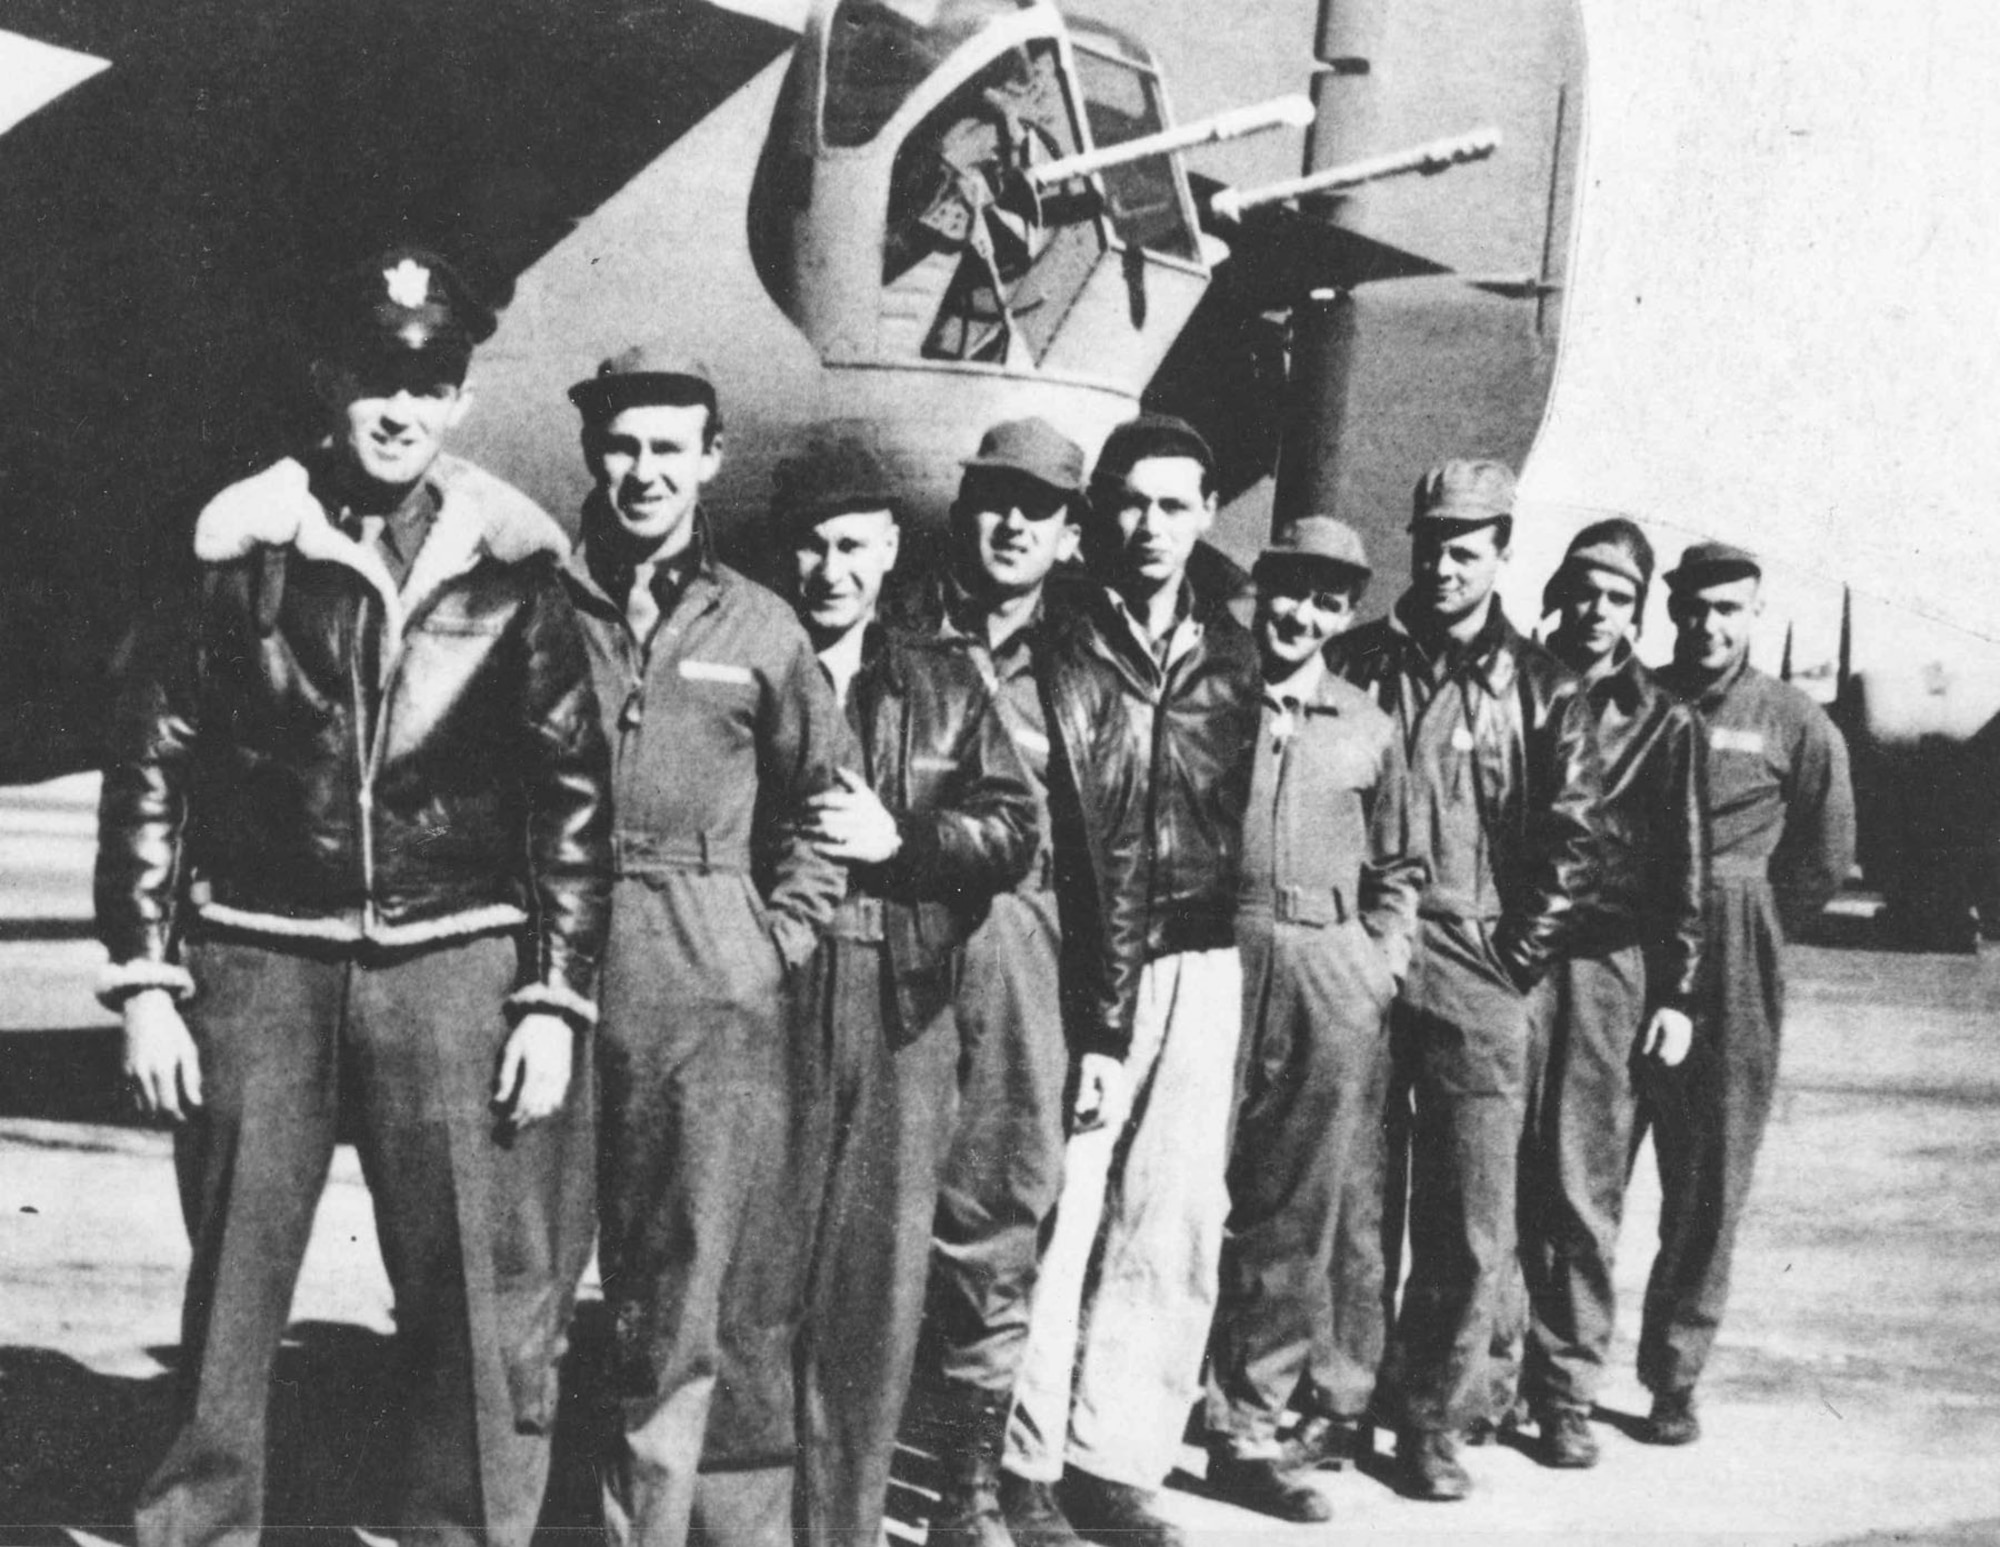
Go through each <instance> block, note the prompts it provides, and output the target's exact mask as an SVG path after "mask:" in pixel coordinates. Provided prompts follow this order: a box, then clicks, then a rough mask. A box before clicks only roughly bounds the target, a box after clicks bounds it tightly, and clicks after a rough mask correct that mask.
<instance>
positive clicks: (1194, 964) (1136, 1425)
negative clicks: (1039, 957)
mask: <svg viewBox="0 0 2000 1547" xmlns="http://www.w3.org/2000/svg"><path fill="white" fill-rule="evenodd" d="M1242 1026H1243V971H1242V966H1241V963H1240V959H1239V958H1238V955H1237V952H1236V949H1235V947H1234V946H1231V947H1228V948H1226V949H1221V950H1210V951H1189V952H1183V953H1180V954H1178V955H1173V956H1164V957H1161V958H1160V959H1158V960H1157V961H1153V962H1149V963H1148V964H1147V965H1146V968H1145V970H1144V972H1143V973H1142V974H1141V977H1140V980H1139V995H1138V1007H1137V1013H1136V1015H1135V1017H1134V1024H1133V1029H1132V1046H1131V1049H1130V1051H1129V1052H1128V1053H1127V1055H1126V1058H1125V1075H1126V1080H1127V1083H1128V1086H1129V1089H1130V1091H1131V1098H1132V1101H1131V1110H1130V1113H1129V1114H1128V1116H1127V1117H1126V1120H1125V1122H1124V1123H1123V1124H1122V1125H1121V1126H1120V1127H1118V1128H1116V1129H1115V1130H1114V1129H1112V1128H1109V1127H1105V1128H1100V1129H1096V1130H1093V1131H1091V1132H1088V1133H1080V1134H1076V1135H1074V1136H1073V1137H1072V1138H1071V1139H1070V1141H1069V1146H1068V1149H1067V1151H1066V1152H1065V1154H1064V1157H1063V1167H1064V1169H1063V1183H1062V1196H1061V1199H1060V1201H1059V1202H1058V1203H1057V1204H1056V1212H1055V1217H1054V1223H1053V1227H1052V1229H1051V1232H1050V1236H1049V1243H1048V1246H1047V1248H1046V1250H1045V1251H1044V1252H1043V1255H1042V1269H1041V1276H1040V1278H1039V1280H1038V1281H1037V1283H1036V1287H1035V1298H1034V1306H1033V1312H1032V1324H1031V1326H1030V1330H1029V1335H1028V1352H1027V1355H1026V1357H1025V1358H1024V1359H1023V1361H1022V1365H1021V1373H1020V1376H1019V1378H1018V1379H1017V1380H1016V1382H1015V1386H1014V1411H1013V1416H1012V1418H1011V1420H1010V1421H1009V1424H1008V1431H1007V1447H1006V1454H1005V1465H1006V1467H1007V1469H1008V1470H1009V1471H1011V1472H1013V1473H1015V1474H1016V1475H1018V1476H1021V1477H1028V1478H1037V1479H1041V1480H1044V1481H1048V1482H1053V1481H1055V1480H1057V1479H1058V1478H1060V1477H1061V1476H1062V1473H1063V1468H1064V1467H1065V1465H1068V1466H1073V1467H1076V1468H1078V1469H1079V1470H1082V1471H1085V1472H1089V1473H1091V1474H1092V1475H1093V1476H1096V1477H1100V1478H1105V1479H1108V1480H1109V1481H1112V1482H1118V1483H1124V1484H1126V1485H1127V1486H1129V1487H1134V1488H1143V1489H1147V1490H1152V1489H1155V1488H1158V1487H1159V1486H1160V1484H1161V1483H1162V1482H1163V1481H1164V1480H1165V1479H1166V1476H1167V1473H1168V1472H1169V1471H1170V1470H1172V1467H1173V1462H1174V1454H1175V1451H1176V1450H1177V1448H1178V1447H1179V1444H1180V1436H1181V1430H1182V1428H1183V1426H1184V1425H1185V1423H1186V1421H1187V1413H1188V1409H1189V1407H1190V1406H1191V1405H1192V1404H1193V1402H1194V1401H1195V1399H1196V1398H1197V1397H1198V1396H1199V1395H1200V1393H1201V1360H1202V1350H1203V1348H1204V1346H1205V1345H1206V1343H1207V1340H1208V1329H1209V1324H1210V1321H1211V1319H1212V1317H1213V1315H1214V1311H1215V1297H1216V1285H1217V1274H1218V1272H1219V1268H1220V1261H1221V1256H1222V1235H1223V1226H1224V1221H1225V1219H1226V1218H1227V1216H1228V1213H1229V1189H1228V1184H1227V1180H1226V1172H1227V1168H1228V1162H1229V1130H1230V1118H1231V1109H1232V1107H1233V1105H1234V1098H1235V1086H1236V1057H1237V1048H1238V1045H1239V1043H1240V1041H1241V1037H1242Z"/></svg>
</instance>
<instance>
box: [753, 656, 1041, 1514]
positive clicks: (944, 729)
mask: <svg viewBox="0 0 2000 1547" xmlns="http://www.w3.org/2000/svg"><path fill="white" fill-rule="evenodd" d="M845 708H846V715H847V722H848V727H849V730H850V732H851V744H850V757H851V759H852V762H851V763H850V766H855V765H857V764H858V771H859V772H861V773H862V775H863V776H864V777H865V778H866V779H867V781H868V783H869V785H870V786H871V787H872V788H873V789H874V790H875V792H876V794H877V795H878V796H880V797H881V800H882V803H883V804H884V805H885V806H887V807H888V809H889V810H890V811H891V812H893V813H894V814H895V816H896V820H897V827H898V829H899V831H900V833H901V837H902V844H901V847H900V848H899V849H898V851H897V853H896V855H895V856H894V857H893V858H892V859H890V860H889V861H888V862H887V863H885V864H882V865H872V866H861V867H856V868H855V869H854V870H853V871H852V872H851V874H850V877H849V880H850V890H849V893H848V896H847V899H846V900H845V901H844V902H843V903H842V904H841V905H840V907H839V909H838V910H837V911H836V912H835V914H834V918H833V922H832V925H831V926H830V928H829V930H828V932H827V938H826V941H825V943H824V945H823V946H822V948H821V950H820V953H819V955H818V956H817V957H816V958H815V961H814V965H813V982H812V984H811V986H810V989H809V994H810V998H809V999H808V1001H807V1003H808V1011H807V1014H808V1016H809V1022H808V1026H807V1032H806V1037H805V1040H804V1045H803V1047H802V1049H801V1055H802V1056H801V1058H800V1060H799V1061H798V1063H797V1065H796V1066H795V1067H796V1073H795V1076H794V1078H795V1080H796V1081H797V1088H796V1089H795V1092H794V1095H795V1099H796V1102H797V1107H796V1126H795V1128H794V1133H793V1140H792V1148H791V1151H790V1155H789V1164H790V1168H791V1177H792V1182H791V1184H790V1188H789V1191H790V1195H791V1200H792V1202H793V1204H794V1206H795V1207H796V1208H797V1210H798V1222H799V1226H800V1230H799V1235H800V1237H801V1238H802V1239H803V1241H804V1242H805V1243H806V1244H807V1245H808V1247H809V1251H810V1257H809V1262H808V1266H807V1272H806V1282H805V1303H804V1312H805V1324H804V1329H803V1336H802V1338H801V1339H800V1343H799V1347H798V1349H797V1353H796V1370H797V1381H798V1385H797V1390H796V1407H795V1412H796V1423H797V1444H798V1452H799V1487H800V1513H801V1515H802V1517H803V1520H802V1524H803V1528H804V1533H805V1539H806V1540H808V1541H810V1542H813V1543H819V1544H829V1547H851V1544H853V1543H856V1542H860V1543H871V1542H873V1541H875V1539H876V1534H877V1533H878V1532H879V1531H880V1529H881V1526H882V1513H883V1508H884V1504H885V1501H886V1498H887V1494H888V1487H889V1468H890V1462H891V1459H892V1457H893V1455H894V1451H895V1446H896V1433H897V1429H898V1427H899V1425H900V1424H901V1421H902V1415H903V1404H904V1399H905V1397H906V1396H907V1394H908V1389H909V1384H910V1373H911V1368H912V1365H913V1363H914V1361H915V1358H916V1347H917V1337H918V1332H919V1329H920V1326H921V1323H922V1319H923V1310H924V1296H925V1288H926V1284H927V1281H928V1279H929V1276H930V1258H931V1230H932V1224H933V1222H934V1220H935V1217H936V1213H937V1205H938V1183H939V1178H940V1175H941V1173H942V1171H943V1168H944V1164H945V1160H946V1157H947V1155H948V1154H949V1152H950V1148H951V1143H952V1136H953V1133H954V1131H955V1128H956V1124H957V1116H958V1079H959V1068H960V1059H961V1056H962V1052H963V1048H962V1046H961V1041H960V1037H959V1031H958V1026H957V1021H956V1017H955V1015H954V1013H953V997H954V994H955V993H956V991H957V988H958V983H959V978H960V974H961V971H962V950H963V946H964V942H965V940H966V937H967V936H968V935H969V934H970V933H971V931H972V929H973V927H974V926H975V924H976V923H977V921H978V920H979V918H980V916H981V915H982V913H983V912H984V911H985V909H986V907H987V905H988V902H989V901H990V899H992V898H993V897H994V896H996V895H997V894H1000V893H1003V892H1006V891H1007V890H1008V889H1010V888H1012V887H1014V886H1017V885H1018V884H1019V883H1020V882H1021V880H1022V878H1023V877H1024V876H1025V875H1026V873H1027V870H1028V866H1029V864H1030V863H1031V861H1032V860H1033V858H1034V855H1035V850H1036V845H1037V841H1038V840H1037V833H1036V826H1035V805H1036V802H1035V796H1034V793H1033V791H1032V789H1031V788H1030V786H1029V783H1028V778H1027V775H1026V774H1025V773H1024V772H1023V770H1022V768H1021V764H1020V759H1019V757H1018V756H1017V754H1016V753H1015V750H1014V743H1013V740H1012V738H1011V737H1010V736H1009V734H1008V731H1007V728H1006V726H1005V725H1004V723H1003V722H1002V720H1001V717H1000V714H999V711H998V710H997V709H996V708H995V706H994V703H993V700H992V696H991V695H990V694H989V693H988V692H987V689H986V685H985V683H984V682H982V681H981V679H980V676H979V673H978V671H977V669H976V668H975V667H974V666H973V664H972V662H971V661H970V660H969V659H968V658H967V656H966V654H965V651H964V650H963V649H962V648H961V647H959V646H956V645H952V644H948V643H944V642H940V641H936V640H931V639H924V638H919V637H915V636H911V635H907V634H904V633H901V632H899V631H892V630H887V629H883V628H880V627H876V626H872V625H871V626H870V628H869V632H868V635H867V636H866V638H865V640H864V648H863V659H862V665H861V669H860V671H859V672H858V673H857V674H856V676H855V678H854V681H853V683H852V684H851V685H850V687H849V689H848V695H847V703H846V706H845ZM764 1249H765V1248H763V1247H760V1248H759V1250H760V1251H761V1250H764ZM769 1249H770V1250H771V1251H772V1252H773V1254H774V1255H775V1256H777V1257H780V1258H782V1257H783V1255H784V1254H785V1252H786V1251H787V1249H788V1248H786V1247H785V1246H784V1244H783V1243H774V1244H773V1246H772V1247H771V1248H769ZM770 1373H776V1374H779V1375H781V1374H782V1372H772V1371H770V1370H769V1367H767V1374H770ZM765 1411H766V1412H767V1413H769V1414H770V1415H771V1416H772V1417H773V1419H774V1420H775V1419H776V1417H777V1414H778V1412H779V1404H778V1403H777V1402H776V1401H774V1400H772V1401H767V1402H766V1404H765ZM736 1443H738V1444H739V1445H740V1444H741V1443H743V1437H742V1436H738V1437H736Z"/></svg>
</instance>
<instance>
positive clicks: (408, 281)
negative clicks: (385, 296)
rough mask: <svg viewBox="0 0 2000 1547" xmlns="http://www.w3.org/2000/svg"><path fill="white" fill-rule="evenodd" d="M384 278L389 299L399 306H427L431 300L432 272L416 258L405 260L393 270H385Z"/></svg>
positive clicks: (383, 272)
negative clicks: (387, 287)
mask: <svg viewBox="0 0 2000 1547" xmlns="http://www.w3.org/2000/svg"><path fill="white" fill-rule="evenodd" d="M382 278H383V279H384V280H385V281H387V282H388V286H389V299H390V300H392V301H394V302H395V303H396V304H397V305H398V306H408V307H412V308H415V307H418V306H426V305H428V304H429V303H430V298H431V271H430V270H429V269H427V268H425V267H424V266H423V264H421V263H418V262H417V261H416V260H415V259H414V258H405V259H404V260H403V261H402V262H401V263H399V264H397V265H396V266H395V267H394V268H393V269H384V270H383V271H382Z"/></svg>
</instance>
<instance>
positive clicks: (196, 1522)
mask: <svg viewBox="0 0 2000 1547" xmlns="http://www.w3.org/2000/svg"><path fill="white" fill-rule="evenodd" d="M186 960H187V966H188V969H189V971H190V973H191V974H192V975H193V977H194V980H195V987H196V995H195V998H194V999H193V1000H192V1001H191V1003H190V1010H189V1015H188V1022H189V1030H190V1032H191V1033H192V1035H193V1036H194V1039H195V1043H196V1046H197V1048H198V1049H199V1052H200V1057H201V1068H202V1079H203V1093H204V1097H205V1105H204V1106H203V1108H202V1110H201V1113H200V1114H199V1115H198V1116H197V1117H196V1118H195V1119H194V1120H193V1121H191V1122H190V1123H189V1124H188V1125H187V1126H186V1127H185V1128H184V1129H183V1130H181V1132H180V1133H179V1134H178V1135H177V1138H176V1147H175V1161H176V1167H177V1170H178V1173H179V1179H180V1186H181V1199H182V1206H183V1209H184V1211H185V1213H186V1217H187V1221H188V1227H189V1233H190V1235H191V1236H192V1238H193V1248H194V1249H193V1260H192V1263H191V1265H190V1267H189V1270H188V1283H187V1298H186V1302H185V1305H184V1308H183V1312H182V1365H181V1378H182V1386H183V1400H184V1406H183V1409H182V1419H181V1426H180V1429H179V1431H178V1433H177V1434H176V1435H175V1437H174V1440H173V1443H172V1446H171V1448H170V1449H169V1450H168V1453H167V1455H166V1458H165V1460H163V1461H162V1462H161V1463H160V1466H159V1468H158V1470H157V1471H155V1472H154V1474H153V1476H152V1478H151V1479H150V1480H149V1481H148V1482H147V1483H146V1485H145V1488H144V1490H143V1491H142V1493H141V1495H140V1499H139V1503H138V1509H137V1523H138V1536H139V1541H140V1542H141V1543H143V1544H145V1547H186V1544H195V1543H231V1544H241V1547H254V1544H255V1543H256V1542H257V1541H258V1539H259V1534H260V1532H261V1530H262V1528H263V1525H264V1520H263V1498H264V1464H265V1462H264V1456H265V1427H266V1424H265V1419H266V1412H267V1409H268V1403H269V1394H270V1385H271V1376H272V1370H273V1365H274V1361H275V1359H276V1356H277V1352H278V1346H279V1342H280V1340H281V1338H282V1337H283V1335H284V1331H285V1325H286V1322H287V1319H288V1315H289V1311H290V1306H291V1298H292V1290H293V1287H294V1285H295V1284H296V1282H297V1279H298V1273H299V1266H300V1263H301V1261H302V1259H303V1258H304V1255H305V1250H306V1245H307V1242H308V1241H309V1239H310V1237H311V1235H312V1227H313V1218H314V1213H315V1210H316V1207H317V1205H318V1202H319V1196H320V1193H321V1191H322V1189H323V1188H324V1186H325V1183H326V1176H327V1169H328V1166H329V1164H330V1163H331V1160H332V1156H333V1149H334V1143H335V1133H336V1129H337V1127H345V1128H347V1129H349V1130H351V1131H352V1132H353V1133H354V1134H355V1135H356V1144H357V1147H358V1148H359V1151H360V1155H361V1161H362V1167H363V1172H364V1174H365V1176H366V1177H367V1180H368V1186H369V1191H370V1194H371V1195H372V1198H373V1201H374V1207H375V1220H376V1228H377V1233H378V1236H379V1239H380V1243H381V1250H382V1258H383V1263H384V1266H385V1267H386V1268H387V1270H388V1276H389V1282H390V1284H391V1286H392V1287H393V1289H394V1291H395V1304H396V1329H397V1330H396V1345H397V1348H396V1353H397V1361H396V1363H397V1370H398V1389H397V1391H396V1392H395V1411H396V1412H397V1413H398V1414H399V1416H400V1418H401V1421H402V1425H403V1433H402V1436H401V1443H400V1444H399V1445H397V1446H396V1447H395V1448H394V1450H393V1458H394V1462H395V1466H396V1470H397V1471H398V1472H399V1473H400V1475H399V1476H398V1477H397V1478H396V1479H395V1480H394V1483H393V1485H392V1491H391V1494H390V1496H389V1499H388V1502H387V1504H386V1506H385V1507H386V1508H387V1510H388V1513H389V1515H390V1516H391V1518H390V1519H388V1520H386V1521H374V1522H340V1524H349V1525H351V1524H373V1525H375V1526H377V1527H378V1528H380V1529H383V1530H385V1531H390V1532H393V1533H394V1534H396V1535H398V1536H400V1537H402V1538H403V1539H405V1540H411V1541H421V1542H426V1543H465V1544H468V1547H470V1544H473V1543H480V1544H502V1547H510V1544H519V1547H526V1544H527V1542H528V1539H529V1537H530V1535H531V1534H532V1532H533V1531H534V1528H535V1522H536V1518H537V1516H538V1514H539V1513H540V1509H541V1501H542V1492H543V1488H544V1485H545V1483H546V1480H547V1475H548V1456H549V1451H548V1433H549V1427H550V1425H551V1424H552V1423H553V1422H554V1419H555V1410H556V1383H557V1365H558V1361H559V1359H560V1357H561V1354H562V1351H563V1346H564V1344H563V1339H564V1336H565V1331H566V1328H567V1326H568V1321H569V1312H570V1308H571V1298H570V1297H571V1295H572V1293H573V1290H574V1286H575V1284H576V1281H577V1278H578V1277H579V1276H580V1274H581V1272H582V1270H583V1266H584V1263H583V1261H582V1260H580V1259H579V1258H578V1257H577V1256H576V1241H575V1239H574V1237H573V1233H571V1232H569V1231H568V1230H567V1229H566V1228H565V1221H566V1219H567V1218H568V1217H569V1216H570V1215H571V1214H572V1213H573V1212H574V1211H575V1210H576V1209H577V1208H578V1207H579V1206H580V1207H581V1208H582V1209H583V1210H584V1211H585V1212H586V1213H587V1211H588V1208H589V1175H590V1158H589V1156H590V1110H589V1100H588V1095H587V1091H588V1075H587V1066H585V1072H584V1075H583V1077H582V1078H580V1079H579V1080H577V1081H575V1082H574V1083H573V1084H572V1086H571V1093H570V1099H569V1102H568V1104H567V1106H566V1108H565V1109H564V1111H563V1112H561V1113H559V1114H558V1115H557V1116H555V1117H554V1118H551V1119H549V1120H548V1121H546V1122H544V1123H541V1124H537V1125H536V1126H535V1127H533V1128H530V1129H528V1130H527V1131H525V1132H522V1133H514V1132H512V1131H511V1130H509V1129H507V1128H506V1127H504V1126H503V1125H502V1124H500V1123H499V1122H498V1120H497V1119H496V1118H495V1116H494V1113H493V1110H492V1106H491V1102H492V1095H493V1082H494V1076H495V1073H496V1072H497V1069H498V1067H499V1059H500V1054H501V1049H502V1046H503V1044H504V1042H505V1040H506V1037H507V1032H508V1027H507V1021H506V1018H505V1015H504V1013H503V1011H502V1001H503V1000H504V999H505V998H506V996H507V994H508V993H509V992H510V991H511V990H512V989H513V987H514V985H515V982H516V978H517V975H518V967H519V948H518V945H517V943H516V941H515V940H514V939H512V938H511V937H494V936H487V937H483V938H477V939H472V940H467V941H460V942H452V943H448V944H441V945H435V946H430V947H426V948H423V949H419V950H414V951H405V952H397V953H394V954H386V953H370V952H358V951H356V950H355V949H354V948H351V947H323V946H319V945H316V944H309V943H304V942H301V943H298V944H291V943H286V944H275V943H270V942H267V941H263V940H252V939H247V938H241V937H225V936H214V937H209V938H205V939H197V940H194V941H191V942H190V943H189V945H188V947H187V951H186ZM343 1093H351V1095H352V1096H353V1098H354V1099H355V1100H356V1101H357V1102H358V1106H359V1111H358V1113H356V1114H345V1115H344V1114H343V1113H342V1111H341V1103H342V1099H343ZM583 1246H584V1249H585V1250H586V1251H587V1249H588V1240H587V1239H586V1240H585V1241H584V1242H583Z"/></svg>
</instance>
